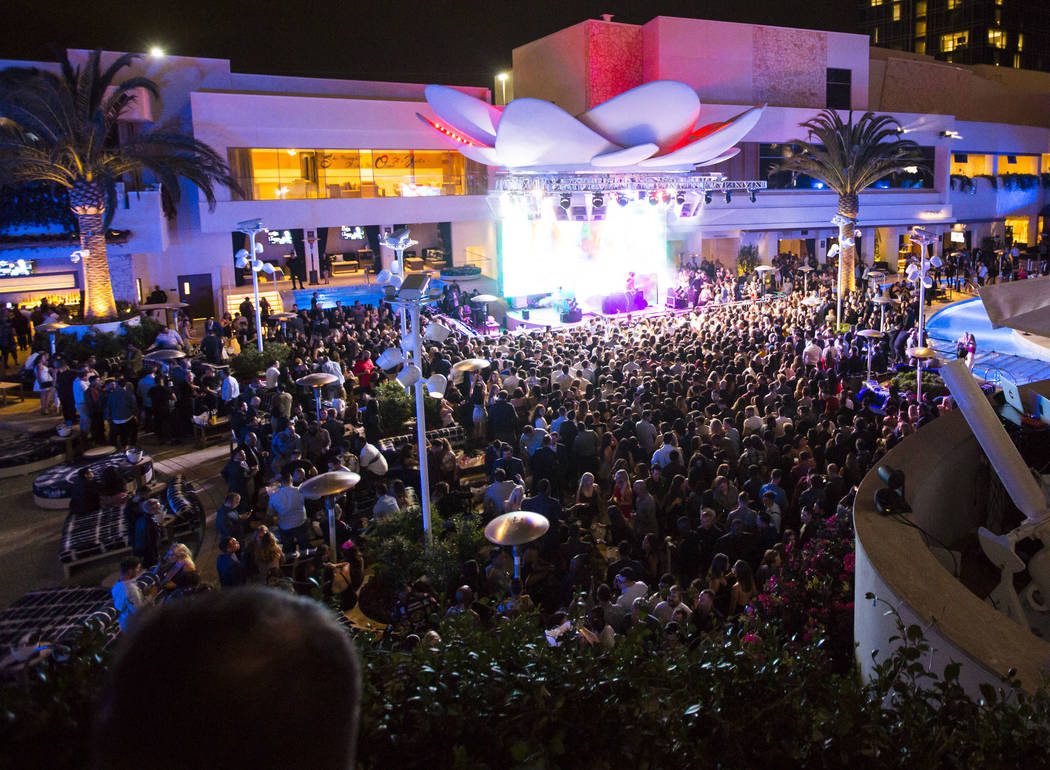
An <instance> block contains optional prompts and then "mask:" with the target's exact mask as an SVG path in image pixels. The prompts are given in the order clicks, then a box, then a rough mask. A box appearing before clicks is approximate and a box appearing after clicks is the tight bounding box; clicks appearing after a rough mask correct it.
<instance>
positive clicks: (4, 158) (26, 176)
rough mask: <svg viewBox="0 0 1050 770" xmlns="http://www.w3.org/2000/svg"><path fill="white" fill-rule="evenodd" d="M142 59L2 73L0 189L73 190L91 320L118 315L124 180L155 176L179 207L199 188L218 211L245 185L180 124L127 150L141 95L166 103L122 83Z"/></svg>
mask: <svg viewBox="0 0 1050 770" xmlns="http://www.w3.org/2000/svg"><path fill="white" fill-rule="evenodd" d="M137 58H139V55H138V54H124V55H123V56H120V57H119V58H117V59H116V61H114V62H113V63H112V64H110V65H109V67H108V68H106V69H103V68H102V63H101V59H102V56H101V52H100V51H94V52H93V53H92V54H91V55H90V56H89V57H88V60H87V62H86V64H85V65H84V66H83V67H80V66H78V67H76V68H74V67H73V65H72V64H71V63H70V61H69V58H68V56H67V57H65V58H64V59H63V61H62V62H61V63H60V64H61V72H60V73H58V74H56V73H53V72H47V71H43V70H39V69H36V68H11V69H8V70H4V71H3V72H2V73H0V184H3V185H21V184H25V183H29V182H45V183H50V184H53V185H56V186H58V187H60V188H63V189H64V190H65V191H66V192H67V193H68V196H69V207H70V209H71V210H72V211H73V213H74V214H75V215H76V218H77V224H78V228H79V231H80V246H81V250H82V252H86V256H85V257H84V259H83V269H84V315H85V317H90V318H102V317H112V316H115V315H116V303H115V302H114V301H113V287H112V285H111V284H110V280H109V263H108V262H107V258H106V226H107V225H108V223H109V220H110V219H111V218H112V213H113V209H114V205H115V203H116V194H117V182H119V181H120V180H121V178H122V177H124V176H125V175H126V174H136V173H138V172H141V171H142V170H143V169H148V170H149V171H151V172H152V173H153V175H154V176H155V177H156V179H157V180H158V181H159V182H160V183H161V185H162V188H163V190H164V192H165V193H166V194H167V196H168V198H169V199H170V200H171V201H172V202H173V203H177V202H178V199H179V180H180V179H185V180H188V181H189V182H192V183H193V184H194V185H196V186H197V187H199V188H200V189H201V190H202V191H203V192H204V195H205V197H206V198H207V200H208V206H209V207H211V208H214V206H215V194H214V186H215V185H216V184H221V185H225V186H226V187H229V188H231V189H233V190H236V189H237V185H236V183H235V182H234V180H233V179H232V177H231V176H230V171H229V167H228V166H227V165H226V162H225V161H224V160H223V159H222V157H221V156H219V154H218V153H216V152H215V151H214V150H213V149H212V148H211V147H209V146H208V145H206V144H204V143H203V142H199V141H197V140H196V139H194V138H193V137H192V136H191V135H188V134H186V133H184V132H182V131H181V130H179V128H178V127H177V126H176V125H175V124H174V123H173V122H167V123H164V124H160V125H155V126H152V127H151V128H149V129H147V130H146V131H143V132H142V133H140V134H138V135H136V136H133V137H132V138H130V139H129V140H127V141H124V142H123V143H121V142H120V141H119V140H118V134H117V123H118V121H119V120H120V119H121V117H122V116H124V115H125V114H126V113H127V111H128V110H129V109H131V107H132V106H133V105H134V103H135V100H136V98H137V96H136V91H137V90H139V89H141V90H142V91H147V92H149V93H150V94H152V95H153V96H155V97H158V98H159V96H160V90H159V88H158V87H157V84H156V83H155V82H153V81H152V80H150V79H149V78H145V77H129V78H127V79H125V80H122V81H120V82H117V76H118V74H119V73H120V71H121V70H123V69H124V68H125V67H128V66H129V65H131V64H132V62H134V61H135V60H136V59H137Z"/></svg>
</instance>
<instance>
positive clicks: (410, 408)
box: [375, 380, 451, 436]
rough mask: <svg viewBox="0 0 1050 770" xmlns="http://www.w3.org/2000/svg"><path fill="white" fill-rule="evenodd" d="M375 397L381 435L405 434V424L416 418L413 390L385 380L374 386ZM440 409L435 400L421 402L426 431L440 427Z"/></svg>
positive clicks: (428, 399) (393, 381) (396, 382)
mask: <svg viewBox="0 0 1050 770" xmlns="http://www.w3.org/2000/svg"><path fill="white" fill-rule="evenodd" d="M450 387H451V386H450ZM375 397H376V400H377V401H378V402H379V422H380V426H381V427H382V429H383V435H384V436H403V435H404V434H405V433H406V429H405V423H406V422H408V421H409V420H412V419H414V418H415V416H416V393H415V389H414V388H413V389H412V390H405V388H404V386H403V385H402V384H401V383H400V382H398V381H397V380H385V381H383V382H381V383H379V385H377V386H376V388H375ZM440 409H441V404H440V402H439V401H438V399H436V398H426V399H425V400H424V401H423V413H424V415H425V417H426V423H427V430H433V429H434V428H437V427H439V426H440V424H441V415H440Z"/></svg>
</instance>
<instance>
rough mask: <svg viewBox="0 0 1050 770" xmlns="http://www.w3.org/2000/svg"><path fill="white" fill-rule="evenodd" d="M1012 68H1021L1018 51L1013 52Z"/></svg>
mask: <svg viewBox="0 0 1050 770" xmlns="http://www.w3.org/2000/svg"><path fill="white" fill-rule="evenodd" d="M1014 69H1015V70H1019V69H1021V54H1019V53H1015V54H1014Z"/></svg>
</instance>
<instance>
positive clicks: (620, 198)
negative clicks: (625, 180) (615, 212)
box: [616, 193, 630, 206]
mask: <svg viewBox="0 0 1050 770" xmlns="http://www.w3.org/2000/svg"><path fill="white" fill-rule="evenodd" d="M616 202H617V203H619V204H620V206H626V205H627V204H628V203H629V202H630V201H628V200H627V196H626V195H624V194H623V193H617V195H616Z"/></svg>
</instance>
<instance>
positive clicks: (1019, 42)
mask: <svg viewBox="0 0 1050 770" xmlns="http://www.w3.org/2000/svg"><path fill="white" fill-rule="evenodd" d="M1017 50H1018V51H1023V50H1024V35H1023V34H1022V33H1020V32H1018V33H1017Z"/></svg>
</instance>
